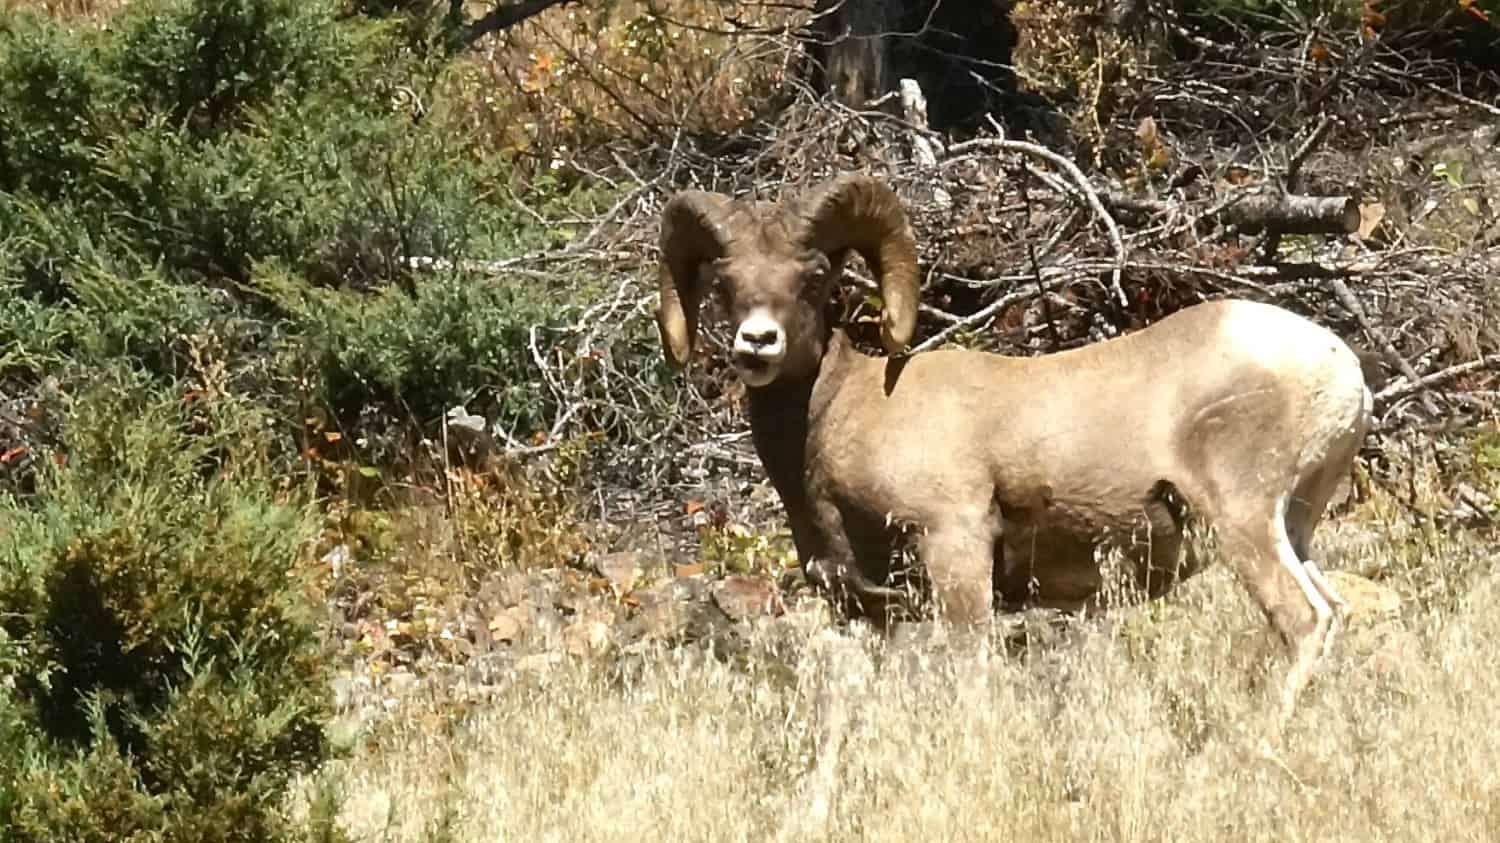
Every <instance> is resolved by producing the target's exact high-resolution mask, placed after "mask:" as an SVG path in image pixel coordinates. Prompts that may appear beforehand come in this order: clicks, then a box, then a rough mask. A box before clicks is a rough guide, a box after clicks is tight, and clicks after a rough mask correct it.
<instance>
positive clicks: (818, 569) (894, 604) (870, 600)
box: [798, 504, 911, 630]
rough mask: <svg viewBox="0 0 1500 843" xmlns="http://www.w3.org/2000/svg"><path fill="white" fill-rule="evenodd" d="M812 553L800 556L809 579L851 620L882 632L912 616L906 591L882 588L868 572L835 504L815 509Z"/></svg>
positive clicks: (811, 543) (801, 553)
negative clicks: (898, 621) (865, 622)
mask: <svg viewBox="0 0 1500 843" xmlns="http://www.w3.org/2000/svg"><path fill="white" fill-rule="evenodd" d="M812 532H813V540H812V541H809V542H807V544H808V545H809V550H810V551H811V552H810V553H803V552H802V549H801V547H800V546H799V548H798V553H799V555H800V556H801V558H802V565H803V570H804V571H805V572H806V574H807V578H808V579H809V580H811V581H812V582H813V584H814V585H816V586H818V588H819V589H821V590H822V591H823V593H824V594H825V595H827V596H828V598H829V600H831V601H832V602H833V603H834V604H835V605H837V606H839V607H840V608H841V609H842V610H843V613H844V614H845V615H846V616H848V617H858V618H864V619H865V620H867V621H869V622H870V623H871V624H872V625H874V626H875V627H876V628H878V629H882V630H886V629H889V628H890V624H891V623H892V622H893V621H895V620H897V619H899V618H902V617H905V616H907V615H909V614H910V613H911V612H910V606H909V600H908V598H907V594H906V592H904V591H902V590H901V589H898V588H891V587H890V586H884V585H879V584H877V583H876V582H875V581H873V580H872V579H870V576H869V574H868V573H866V570H865V569H864V568H863V567H861V566H860V560H859V558H858V555H857V553H856V551H855V548H854V543H853V542H852V541H851V539H850V536H849V532H848V529H847V525H846V523H845V521H844V517H843V514H842V513H841V512H840V511H839V509H838V507H836V506H834V505H832V504H824V505H820V506H818V507H817V508H816V510H815V517H814V521H813V531H812Z"/></svg>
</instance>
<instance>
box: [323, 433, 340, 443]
mask: <svg viewBox="0 0 1500 843" xmlns="http://www.w3.org/2000/svg"><path fill="white" fill-rule="evenodd" d="M323 438H324V439H327V440H328V441H329V442H337V441H339V440H340V439H343V438H344V434H342V433H339V432H338V431H337V430H330V431H327V432H326V433H324V434H323Z"/></svg>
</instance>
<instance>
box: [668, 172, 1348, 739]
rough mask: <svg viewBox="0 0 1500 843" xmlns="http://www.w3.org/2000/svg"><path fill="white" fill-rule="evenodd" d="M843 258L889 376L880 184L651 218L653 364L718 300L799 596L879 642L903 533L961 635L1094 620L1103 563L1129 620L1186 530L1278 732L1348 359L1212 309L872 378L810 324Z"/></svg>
mask: <svg viewBox="0 0 1500 843" xmlns="http://www.w3.org/2000/svg"><path fill="white" fill-rule="evenodd" d="M851 249H853V250H857V251H859V252H860V253H861V254H862V255H863V256H864V258H865V260H866V263H867V264H868V265H870V266H871V267H872V271H874V273H875V274H876V275H877V277H879V278H880V279H881V294H882V298H883V300H884V309H883V313H882V340H883V341H884V343H885V345H886V348H887V350H888V351H891V352H892V353H896V352H899V351H900V350H901V349H903V348H904V347H905V345H906V343H907V342H908V341H909V340H910V338H911V333H912V330H913V325H914V323H915V317H916V298H917V287H916V279H917V277H918V272H917V266H916V248H915V243H914V241H913V239H912V235H911V231H910V227H909V226H908V225H907V223H906V218H905V214H904V211H902V209H901V207H900V203H899V201H898V200H896V198H895V196H894V194H893V193H891V192H890V190H889V189H888V188H886V187H885V186H884V185H882V184H881V183H880V182H878V181H876V180H874V179H870V178H868V177H863V176H845V177H840V178H838V179H835V180H833V181H831V182H829V183H828V184H826V185H825V186H823V187H822V188H820V189H819V190H817V191H814V192H812V193H810V194H808V195H807V196H806V197H805V198H803V199H802V200H800V201H799V202H796V203H793V204H790V205H787V206H776V205H768V204H765V203H760V204H751V203H745V202H741V201H739V200H732V199H729V198H728V197H724V196H722V195H719V194H709V193H703V192H693V191H686V192H684V193H682V194H679V195H678V197H676V198H675V199H674V200H673V201H672V202H671V203H669V205H668V207H667V209H666V210H665V211H664V214H663V230H662V252H663V263H662V282H661V296H662V305H661V308H660V310H659V311H658V324H659V326H660V329H661V331H662V340H663V346H664V348H665V350H666V354H667V358H668V360H669V361H671V362H673V363H674V364H677V365H681V364H682V363H684V362H685V361H686V359H687V357H688V355H689V352H690V350H691V347H692V342H693V338H694V336H695V334H696V331H697V318H698V310H699V305H700V303H701V302H702V300H703V298H704V297H705V296H706V295H708V294H709V292H711V290H710V285H711V286H712V287H713V288H714V289H718V290H719V291H721V292H722V293H723V295H724V296H725V298H726V300H727V304H728V307H729V310H730V313H731V318H733V319H734V320H735V322H736V325H737V328H736V332H735V341H734V346H733V349H732V352H733V355H734V361H735V365H736V368H737V369H738V370H739V372H740V377H741V378H742V379H743V380H744V381H745V382H746V385H747V386H748V387H749V389H748V395H749V406H750V423H751V432H752V435H753V438H754V441H755V445H756V450H757V452H758V454H759V455H760V458H761V463H762V465H763V466H764V467H765V469H766V472H767V474H768V475H769V476H770V479H771V481H772V483H773V484H774V485H775V486H776V489H777V491H778V493H779V494H780V496H781V498H782V502H783V504H784V505H785V508H786V511H787V517H788V520H789V521H790V523H791V528H792V534H793V537H794V539H795V541H796V544H797V551H798V555H799V556H800V557H801V560H802V563H803V565H804V567H805V569H806V571H807V572H808V574H809V576H810V577H811V578H812V579H813V580H814V581H815V582H817V583H819V584H820V585H821V586H823V587H824V588H825V589H826V590H827V591H828V592H829V593H830V594H832V595H834V596H836V597H840V598H842V599H843V601H844V603H845V606H846V608H847V609H848V610H849V611H850V612H852V613H856V614H863V615H865V616H868V617H871V618H872V619H874V620H876V621H877V622H881V621H883V620H885V619H886V618H887V617H888V616H889V615H890V614H891V613H893V612H896V611H901V610H903V609H904V608H905V605H904V604H905V602H906V601H905V593H904V592H903V591H901V590H898V589H896V588H893V587H891V586H889V585H888V584H887V582H886V580H887V576H888V574H889V573H890V560H891V557H892V555H893V551H894V550H895V549H896V541H897V539H898V532H897V531H898V530H901V529H906V530H911V531H914V532H915V533H916V534H917V536H918V538H917V556H918V559H919V561H920V563H921V565H922V567H923V568H924V569H925V571H924V572H925V574H926V576H927V579H928V581H929V582H930V584H931V591H932V596H933V598H934V603H935V606H936V609H937V611H938V613H939V615H940V616H941V617H943V618H945V619H946V620H948V621H951V622H954V623H956V624H958V625H960V626H963V627H971V628H972V627H973V626H975V625H982V624H984V623H985V622H987V621H988V619H989V618H990V614H991V611H992V609H993V607H994V603H995V595H996V594H997V593H998V594H999V596H1000V601H1001V602H1002V603H1003V604H1006V605H1013V606H1014V605H1027V604H1030V605H1043V606H1053V607H1057V608H1062V609H1078V608H1083V607H1085V606H1088V605H1090V604H1091V603H1092V602H1093V601H1095V600H1096V598H1097V596H1098V593H1099V590H1100V586H1101V577H1100V571H1099V563H1098V562H1097V561H1096V552H1097V551H1099V550H1102V549H1104V548H1106V547H1108V546H1110V545H1113V546H1115V547H1117V548H1119V549H1120V550H1123V551H1125V554H1126V557H1127V559H1128V560H1129V561H1131V562H1132V563H1133V570H1134V573H1135V576H1136V579H1137V582H1138V583H1139V584H1140V585H1141V586H1142V587H1144V589H1145V590H1146V592H1147V593H1148V594H1150V595H1153V596H1154V595H1159V594H1161V593H1163V592H1165V591H1166V590H1167V589H1168V588H1169V587H1170V586H1171V585H1172V584H1173V583H1175V582H1177V581H1180V579H1181V578H1182V577H1184V576H1188V575H1191V574H1192V573H1193V572H1194V571H1195V570H1196V569H1197V563H1196V561H1195V560H1194V559H1192V558H1191V556H1190V554H1188V553H1186V552H1185V550H1184V543H1183V541H1182V535H1183V527H1184V524H1185V523H1186V521H1187V519H1188V518H1189V517H1191V518H1192V519H1193V520H1194V521H1197V522H1200V523H1203V524H1204V525H1205V526H1208V527H1210V528H1212V529H1213V530H1214V531H1215V533H1216V534H1217V537H1218V539H1219V542H1220V544H1221V546H1223V548H1224V550H1225V557H1226V559H1228V560H1229V562H1230V564H1231V565H1232V566H1233V567H1234V568H1235V570H1236V572H1237V573H1238V574H1239V575H1240V577H1241V579H1242V581H1243V582H1244V583H1245V585H1246V586H1247V587H1248V589H1249V591H1250V592H1251V594H1252V596H1253V597H1254V598H1255V600H1256V601H1257V603H1258V604H1259V605H1260V606H1261V608H1262V609H1263V610H1264V611H1265V612H1266V615H1267V617H1268V619H1269V621H1270V622H1271V624H1272V626H1273V627H1274V628H1275V629H1276V630H1277V631H1278V632H1279V633H1280V634H1281V636H1282V638H1283V640H1284V641H1285V643H1286V645H1287V647H1288V650H1289V651H1290V653H1291V655H1292V666H1291V669H1290V671H1289V673H1288V676H1287V681H1286V683H1285V684H1284V686H1283V700H1282V702H1283V713H1286V712H1289V711H1290V709H1291V707H1292V704H1293V702H1294V700H1295V698H1296V696H1297V694H1298V692H1299V691H1300V688H1301V687H1302V686H1303V684H1305V682H1306V680H1307V678H1308V675H1309V673H1310V671H1311V670H1312V668H1313V666H1314V665H1315V663H1316V662H1317V660H1318V658H1319V657H1320V656H1321V654H1322V652H1323V650H1324V649H1325V648H1326V647H1327V645H1328V643H1329V641H1330V640H1331V637H1332V635H1333V631H1334V620H1335V619H1334V611H1333V610H1334V608H1335V607H1336V606H1338V605H1339V604H1340V602H1341V601H1340V599H1339V597H1338V595H1337V594H1336V593H1335V592H1334V590H1333V589H1332V587H1331V586H1329V585H1328V584H1327V582H1326V581H1325V580H1324V579H1323V577H1322V575H1321V573H1320V572H1319V571H1318V569H1317V567H1316V565H1315V564H1313V563H1312V562H1311V560H1310V559H1309V551H1310V541H1311V538H1312V534H1313V530H1314V529H1315V527H1316V525H1317V522H1318V520H1319V518H1320V517H1321V516H1322V513H1323V510H1324V508H1325V506H1326V505H1327V502H1328V500H1329V498H1330V497H1331V496H1332V493H1333V490H1334V488H1335V486H1336V485H1337V484H1338V482H1339V481H1340V480H1341V479H1342V478H1343V477H1345V476H1346V475H1347V473H1348V472H1349V471H1350V469H1351V466H1352V463H1353V460H1354V457H1355V455H1356V453H1357V452H1358V449H1359V447H1360V444H1361V442H1362V441H1363V439H1364V436H1365V434H1366V432H1367V431H1368V429H1369V425H1370V407H1371V396H1370V392H1369V390H1368V388H1367V387H1366V385H1365V382H1364V376H1363V372H1362V370H1361V366H1360V361H1359V359H1358V358H1357V357H1356V356H1355V354H1354V352H1353V351H1352V350H1351V349H1350V348H1349V347H1348V346H1347V345H1345V344H1344V343H1343V342H1342V341H1341V340H1340V339H1339V338H1338V337H1337V336H1336V335H1334V334H1333V333H1331V332H1329V331H1327V330H1326V329H1324V328H1322V327H1320V326H1318V325H1317V324H1315V323H1313V322H1311V321H1309V320H1307V319H1304V318H1302V317H1299V316H1296V315H1295V314H1292V313H1290V312H1289V311H1286V310H1283V309H1281V308H1277V307H1273V306H1270V305H1265V304H1257V303H1253V302H1248V301H1238V300H1230V301H1218V302H1210V303H1205V304H1200V305H1197V306H1194V307H1190V308H1187V309H1184V310H1182V311H1179V312H1177V313H1175V314H1173V315H1171V316H1169V317H1166V318H1164V319H1162V320H1160V321H1159V322H1157V323H1156V324H1154V325H1152V326H1150V327H1147V328H1145V329H1142V330H1140V331H1136V332H1134V333H1131V334H1129V335H1126V336H1123V337H1120V338H1117V339H1113V340H1109V341H1107V342H1101V343H1096V344H1093V345H1090V346H1087V347H1084V348H1080V349H1076V350H1072V351H1067V352H1063V353H1058V354H1052V355H1046V356H1042V357H1035V358H1012V357H1005V356H1002V355H996V354H986V353H981V352H973V351H959V350H953V351H935V352H929V353H925V354H918V355H913V356H910V357H895V356H893V357H872V356H869V355H865V354H862V353H859V352H858V351H856V350H855V349H854V348H853V347H852V346H851V345H850V344H849V342H848V340H847V338H846V337H845V336H844V334H843V333H842V332H840V331H836V330H834V329H833V327H832V326H831V324H830V323H829V321H828V319H829V317H828V314H827V313H826V309H825V307H824V305H823V304H822V303H824V302H826V301H827V300H828V294H829V290H830V288H831V285H832V284H833V283H834V282H835V281H836V279H837V278H838V275H839V272H840V271H841V269H842V266H843V263H844V260H845V257H846V255H847V252H848V251H849V250H851Z"/></svg>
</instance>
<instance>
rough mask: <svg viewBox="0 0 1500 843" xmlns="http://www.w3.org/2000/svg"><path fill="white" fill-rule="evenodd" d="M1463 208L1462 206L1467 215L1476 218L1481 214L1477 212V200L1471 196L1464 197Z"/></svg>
mask: <svg viewBox="0 0 1500 843" xmlns="http://www.w3.org/2000/svg"><path fill="white" fill-rule="evenodd" d="M1463 206H1464V210H1465V211H1468V212H1469V213H1471V214H1473V215H1474V216H1476V217H1477V216H1480V215H1481V213H1482V212H1481V211H1480V210H1479V200H1478V199H1475V198H1474V197H1472V196H1465V197H1464V201H1463Z"/></svg>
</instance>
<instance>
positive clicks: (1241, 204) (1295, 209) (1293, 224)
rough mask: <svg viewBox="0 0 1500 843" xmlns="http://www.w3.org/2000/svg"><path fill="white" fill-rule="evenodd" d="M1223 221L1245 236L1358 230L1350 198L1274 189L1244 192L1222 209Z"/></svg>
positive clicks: (1355, 204)
mask: <svg viewBox="0 0 1500 843" xmlns="http://www.w3.org/2000/svg"><path fill="white" fill-rule="evenodd" d="M1224 219H1225V221H1226V222H1229V223H1232V224H1233V225H1234V226H1235V227H1236V228H1238V229H1239V230H1240V231H1241V232H1244V233H1245V234H1255V233H1257V232H1260V231H1264V230H1266V229H1268V228H1269V229H1272V230H1274V231H1277V232H1280V233H1282V234H1351V233H1353V232H1355V231H1358V230H1359V203H1358V202H1355V201H1354V197H1352V196H1303V195H1301V194H1297V193H1281V192H1280V191H1277V190H1265V189H1262V190H1257V191H1254V192H1252V193H1247V194H1246V195H1245V196H1243V197H1242V198H1240V199H1238V200H1236V201H1235V202H1233V203H1231V204H1230V205H1229V206H1228V207H1226V208H1225V209H1224Z"/></svg>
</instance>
